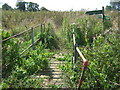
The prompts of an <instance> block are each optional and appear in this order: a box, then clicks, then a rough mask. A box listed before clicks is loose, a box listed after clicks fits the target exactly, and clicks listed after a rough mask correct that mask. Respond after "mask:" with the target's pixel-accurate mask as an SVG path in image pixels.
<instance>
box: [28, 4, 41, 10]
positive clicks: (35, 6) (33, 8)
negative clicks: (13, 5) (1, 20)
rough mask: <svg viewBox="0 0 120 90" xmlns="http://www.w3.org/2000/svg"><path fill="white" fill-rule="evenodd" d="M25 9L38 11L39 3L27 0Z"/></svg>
mask: <svg viewBox="0 0 120 90" xmlns="http://www.w3.org/2000/svg"><path fill="white" fill-rule="evenodd" d="M26 6H27V11H39V5H38V4H37V3H33V2H27V5H26Z"/></svg>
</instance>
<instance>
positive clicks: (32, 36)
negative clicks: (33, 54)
mask: <svg viewBox="0 0 120 90" xmlns="http://www.w3.org/2000/svg"><path fill="white" fill-rule="evenodd" d="M31 29H32V33H31V39H32V45H33V46H32V48H33V50H35V47H34V28H33V27H32V28H31Z"/></svg>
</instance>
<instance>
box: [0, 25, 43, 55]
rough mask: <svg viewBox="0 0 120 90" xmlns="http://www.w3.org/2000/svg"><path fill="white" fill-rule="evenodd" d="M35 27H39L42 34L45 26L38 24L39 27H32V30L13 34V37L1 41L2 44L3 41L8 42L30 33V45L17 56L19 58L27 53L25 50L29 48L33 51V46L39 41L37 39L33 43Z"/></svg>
mask: <svg viewBox="0 0 120 90" xmlns="http://www.w3.org/2000/svg"><path fill="white" fill-rule="evenodd" d="M37 27H40V33H42V32H44V31H45V24H39V25H36V26H34V27H32V28H30V29H28V30H25V31H23V32H20V33H18V34H15V35H13V36H10V37H8V38H6V39H4V40H2V42H5V41H7V40H10V39H12V38H15V37H18V36H20V35H22V34H25V33H27V32H30V31H31V40H32V44H31V45H29V46H28V47H27V48H26V49H24V50H23V51H22V52H21V53H20V54H19V55H20V56H21V55H22V54H23V53H24V52H25V51H27V50H28V49H29V48H31V47H32V48H33V50H34V49H35V47H34V45H35V44H36V43H37V42H38V41H40V40H41V38H39V39H37V40H36V41H34V31H35V28H37Z"/></svg>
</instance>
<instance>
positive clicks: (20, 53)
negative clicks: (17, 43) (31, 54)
mask: <svg viewBox="0 0 120 90" xmlns="http://www.w3.org/2000/svg"><path fill="white" fill-rule="evenodd" d="M40 40H41V38H39V39H37V40H36V41H35V42H34V43H33V44H31V45H30V46H29V47H27V48H26V49H25V50H23V51H22V52H21V53H20V56H21V55H22V54H23V53H24V52H25V51H27V50H28V49H29V48H31V47H32V46H33V45H34V44H36V43H37V42H38V41H40Z"/></svg>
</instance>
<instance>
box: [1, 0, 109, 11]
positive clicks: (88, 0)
mask: <svg viewBox="0 0 120 90" xmlns="http://www.w3.org/2000/svg"><path fill="white" fill-rule="evenodd" d="M24 1H26V2H34V3H38V4H39V7H40V8H41V7H45V8H47V9H48V10H55V11H69V10H73V11H79V10H81V9H86V10H96V9H98V10H99V9H102V6H104V7H105V6H106V5H109V3H110V0H24ZM16 2H17V0H0V3H1V4H0V7H1V5H3V4H4V3H7V4H8V5H10V6H11V7H13V8H15V5H16Z"/></svg>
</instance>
